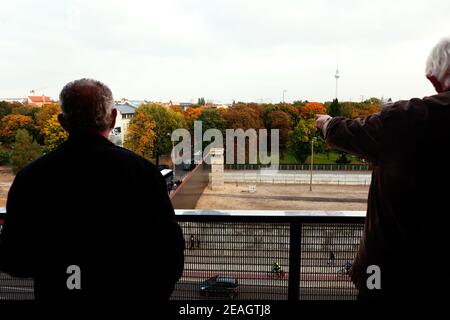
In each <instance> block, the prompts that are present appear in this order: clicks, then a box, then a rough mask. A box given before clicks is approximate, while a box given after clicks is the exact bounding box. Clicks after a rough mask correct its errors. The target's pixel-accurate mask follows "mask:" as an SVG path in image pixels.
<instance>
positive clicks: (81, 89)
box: [59, 79, 115, 132]
mask: <svg viewBox="0 0 450 320" xmlns="http://www.w3.org/2000/svg"><path fill="white" fill-rule="evenodd" d="M59 100H60V102H61V109H62V115H61V117H60V121H61V124H62V125H63V127H64V128H65V129H67V130H68V131H69V132H74V131H75V132H79V131H94V132H105V131H107V130H110V129H112V127H113V126H114V120H115V112H113V110H114V99H113V95H112V92H111V90H110V89H109V88H108V87H107V86H106V85H105V84H103V83H101V82H100V81H96V80H92V79H80V80H75V81H72V82H69V83H68V84H66V85H65V86H64V88H63V89H62V91H61V93H60V95H59Z"/></svg>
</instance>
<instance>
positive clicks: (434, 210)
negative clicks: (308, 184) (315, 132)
mask: <svg viewBox="0 0 450 320" xmlns="http://www.w3.org/2000/svg"><path fill="white" fill-rule="evenodd" d="M325 138H326V142H327V144H329V145H330V146H332V147H335V148H336V149H339V150H342V151H346V152H348V153H351V154H354V155H357V156H360V157H362V158H365V159H367V160H369V161H370V162H371V163H372V164H373V173H372V182H371V185H370V190H369V199H368V206H367V218H366V223H365V231H364V236H363V239H362V241H361V246H360V250H359V253H358V255H357V257H356V259H355V261H354V265H353V270H352V279H353V281H354V282H355V284H356V285H357V287H358V288H359V289H360V290H362V291H364V290H366V288H367V287H366V279H367V277H368V274H367V272H366V271H367V267H368V266H369V265H377V266H379V267H380V270H381V289H382V291H381V292H385V293H386V296H388V295H389V296H392V297H397V298H402V297H424V296H432V295H438V294H439V295H440V294H447V292H449V291H450V264H449V262H448V261H449V259H448V258H449V256H450V232H449V231H450V192H449V190H450V188H449V183H450V169H449V166H448V161H447V149H448V146H449V144H450V92H444V93H441V94H438V95H434V96H431V97H426V98H424V99H412V100H410V101H399V102H396V103H394V104H391V105H387V106H384V107H383V108H382V110H381V112H379V113H376V114H374V115H371V116H369V117H367V118H366V119H355V120H349V119H344V118H342V117H335V118H333V119H331V120H330V121H329V122H328V124H327V126H326V128H325ZM447 295H448V294H447Z"/></svg>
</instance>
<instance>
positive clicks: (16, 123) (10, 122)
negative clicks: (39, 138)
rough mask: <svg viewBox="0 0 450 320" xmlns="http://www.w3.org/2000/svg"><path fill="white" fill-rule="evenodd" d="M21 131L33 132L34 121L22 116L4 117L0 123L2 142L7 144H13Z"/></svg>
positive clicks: (10, 115) (11, 115)
mask: <svg viewBox="0 0 450 320" xmlns="http://www.w3.org/2000/svg"><path fill="white" fill-rule="evenodd" d="M19 129H25V130H28V131H31V130H32V129H33V119H32V118H31V117H30V116H24V115H22V114H9V115H7V116H4V117H3V118H2V119H1V121H0V140H1V141H2V142H4V143H6V144H10V143H12V142H13V141H14V137H15V136H16V132H17V130H19Z"/></svg>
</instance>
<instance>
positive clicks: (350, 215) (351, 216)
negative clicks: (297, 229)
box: [175, 209, 366, 223]
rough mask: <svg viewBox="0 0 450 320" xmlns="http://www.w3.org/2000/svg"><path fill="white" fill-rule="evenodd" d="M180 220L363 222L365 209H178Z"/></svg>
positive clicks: (176, 211) (177, 214)
mask: <svg viewBox="0 0 450 320" xmlns="http://www.w3.org/2000/svg"><path fill="white" fill-rule="evenodd" d="M175 215H176V218H177V220H179V221H200V222H208V221H222V222H227V221H230V222H231V221H248V222H268V221H272V222H300V223H327V222H330V223H339V222H341V223H349V222H352V223H361V222H364V220H365V217H366V212H365V211H319V210H285V211H281V210H213V209H211V210H197V209H176V210H175Z"/></svg>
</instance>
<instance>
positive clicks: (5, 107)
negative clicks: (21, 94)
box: [0, 101, 12, 119]
mask: <svg viewBox="0 0 450 320" xmlns="http://www.w3.org/2000/svg"><path fill="white" fill-rule="evenodd" d="M11 111H12V105H11V104H10V103H9V102H6V101H0V119H1V118H3V117H4V116H7V115H8V114H10V113H11Z"/></svg>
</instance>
